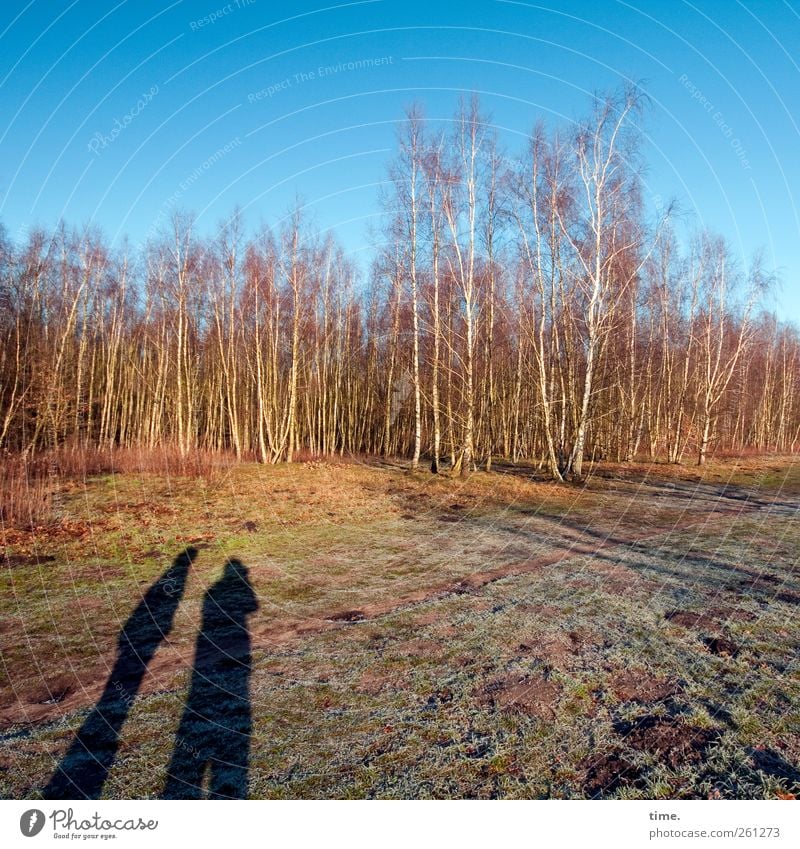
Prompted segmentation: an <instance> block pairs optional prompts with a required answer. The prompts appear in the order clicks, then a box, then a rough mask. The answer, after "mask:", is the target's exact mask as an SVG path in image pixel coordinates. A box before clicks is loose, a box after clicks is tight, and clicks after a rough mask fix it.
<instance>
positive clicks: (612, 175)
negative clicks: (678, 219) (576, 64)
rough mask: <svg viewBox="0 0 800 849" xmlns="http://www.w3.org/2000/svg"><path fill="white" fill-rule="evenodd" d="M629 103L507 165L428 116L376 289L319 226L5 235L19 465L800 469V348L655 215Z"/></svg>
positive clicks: (496, 146) (755, 297) (178, 220)
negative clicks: (761, 460) (125, 462)
mask: <svg viewBox="0 0 800 849" xmlns="http://www.w3.org/2000/svg"><path fill="white" fill-rule="evenodd" d="M640 111H641V110H640V103H639V101H638V98H637V95H636V93H635V91H626V92H623V93H621V94H617V95H614V96H610V97H607V98H605V99H598V101H597V102H596V103H595V104H594V106H593V108H592V110H591V114H590V115H589V117H588V118H587V119H586V120H585V121H583V122H582V123H580V124H579V125H575V126H569V127H561V128H559V129H557V130H554V129H549V128H547V127H546V126H544V125H540V126H537V127H536V128H535V129H534V130H533V132H532V133H531V135H530V138H529V139H528V141H527V143H526V145H525V146H524V149H523V150H522V152H521V153H515V154H514V155H513V156H511V155H508V154H507V153H504V152H503V151H501V148H500V143H499V140H498V138H497V137H496V134H495V132H494V130H493V127H492V124H491V122H490V121H489V120H488V118H487V117H486V116H485V115H483V114H482V112H481V109H480V105H479V103H478V102H477V100H476V99H472V100H467V101H464V102H462V103H461V104H460V105H459V106H458V108H457V111H456V113H455V115H454V116H453V119H452V120H451V121H448V122H437V123H435V124H434V123H431V122H428V121H426V119H425V117H424V114H423V111H422V109H421V108H420V107H419V106H413V107H411V108H409V109H408V111H407V113H406V115H405V117H404V120H403V121H402V123H401V125H400V128H399V130H398V134H397V145H396V152H395V155H394V158H393V160H392V162H391V163H389V165H388V168H387V179H386V183H385V189H384V191H383V192H382V193H381V197H380V204H381V208H382V212H383V222H384V223H383V226H382V229H381V231H380V233H379V234H378V235H377V237H376V238H375V249H374V255H373V258H372V261H371V264H370V266H369V268H368V269H367V270H360V269H359V268H357V267H356V266H355V265H354V263H353V262H352V261H351V259H350V258H349V257H348V256H347V255H346V253H345V252H344V251H343V249H342V247H341V246H340V245H339V244H337V241H336V239H335V238H334V237H333V236H325V237H323V236H322V235H320V234H319V232H318V231H317V230H316V228H315V227H314V226H313V223H312V222H311V221H310V220H309V217H308V216H307V215H306V214H305V212H304V210H303V208H302V207H301V206H300V205H298V207H297V209H295V210H293V211H292V212H291V213H290V214H289V215H287V216H286V217H285V218H283V219H282V220H281V221H279V222H277V223H276V224H275V226H274V227H271V228H267V227H264V228H262V229H260V230H257V231H253V230H248V229H247V226H246V223H245V221H244V220H243V216H242V215H241V214H240V213H239V212H238V211H237V212H235V213H234V214H233V215H231V216H230V218H228V219H227V220H226V221H224V222H222V223H221V224H220V225H219V227H218V229H217V231H216V232H215V233H214V234H213V235H212V236H208V235H205V234H201V233H200V232H198V230H197V227H196V223H195V221H194V219H193V217H192V216H191V215H190V214H188V213H185V212H181V213H175V214H174V215H173V216H172V219H171V222H170V225H169V227H168V228H166V229H165V230H164V232H162V233H161V235H160V236H159V237H158V238H156V239H153V240H151V241H150V242H148V243H147V244H145V245H142V246H141V247H139V248H136V249H130V248H120V249H113V250H112V249H111V248H110V247H109V245H108V243H107V241H106V240H105V239H104V237H103V235H102V234H101V233H100V232H97V231H96V230H93V229H91V228H84V229H82V230H75V229H70V228H69V227H67V226H66V225H61V226H58V227H57V228H56V229H55V230H54V231H52V232H45V231H44V230H42V229H37V230H34V231H31V232H30V233H29V234H28V235H27V236H26V237H25V238H24V239H23V240H20V243H19V244H15V243H12V241H11V240H9V239H8V237H7V236H5V235H2V234H0V451H2V452H5V453H6V454H7V455H9V456H10V455H15V456H16V455H20V454H21V455H23V456H31V455H35V454H38V453H40V452H45V451H48V450H51V449H55V448H59V447H62V446H71V445H77V446H83V447H85V448H88V449H91V448H104V449H108V448H112V449H113V448H114V447H132V446H136V447H139V448H142V449H147V448H153V449H155V448H157V447H162V446H167V445H168V446H171V447H173V448H175V449H177V450H179V451H180V452H181V453H186V452H189V451H192V450H194V449H198V448H200V449H205V450H211V451H225V452H230V453H232V454H235V455H236V457H238V458H243V459H255V460H258V461H260V462H264V463H276V462H283V461H286V462H292V460H293V459H297V458H298V457H307V456H312V455H334V454H336V455H339V454H368V455H384V456H392V457H401V458H407V460H408V461H409V462H410V464H411V465H412V466H413V467H416V466H418V465H421V464H424V466H425V467H426V468H427V467H430V468H431V470H432V471H434V472H436V471H439V470H440V469H441V468H444V467H448V468H452V469H453V470H455V471H459V470H460V471H461V473H467V472H469V471H470V470H472V469H475V468H486V469H490V468H491V466H492V463H493V462H496V461H499V460H502V461H504V462H512V463H518V462H521V461H533V462H534V463H536V464H538V465H539V466H540V467H541V468H542V469H544V470H546V471H547V473H549V475H551V476H552V477H553V478H554V479H556V480H563V479H567V478H580V477H582V476H583V475H585V474H586V467H587V464H588V463H590V462H592V461H593V460H599V459H607V460H614V461H618V462H626V461H632V460H633V459H634V458H636V457H649V458H660V459H663V460H665V461H668V462H673V463H676V462H681V461H687V460H691V461H692V462H699V463H703V462H705V460H706V458H707V457H708V456H711V455H712V454H713V453H714V452H719V451H735V452H739V451H760V452H791V451H795V450H797V448H798V445H800V336H799V335H798V329H797V327H796V326H794V325H792V324H789V323H785V322H783V321H781V320H779V318H777V317H776V316H775V315H774V314H771V313H769V312H767V311H765V309H764V307H763V300H764V299H763V296H764V292H765V290H766V288H767V284H768V275H767V274H766V273H765V271H764V269H763V267H762V265H761V263H760V262H759V261H758V259H756V260H754V261H752V262H750V263H749V264H748V265H746V266H745V265H744V264H743V263H742V262H741V260H739V259H738V258H737V256H736V255H735V254H734V252H733V250H732V249H731V248H730V246H729V245H727V244H726V242H725V241H724V239H723V238H721V237H719V236H717V235H715V234H711V233H708V232H697V233H695V234H693V235H691V234H689V235H687V234H685V233H684V232H681V235H680V236H678V235H677V226H676V223H675V222H673V220H672V219H673V216H672V215H671V211H670V210H666V211H663V210H662V211H661V212H660V213H659V214H658V215H654V214H652V213H651V212H649V211H648V209H647V208H646V207H647V205H646V204H645V202H644V201H643V194H644V193H643V187H642V176H641V175H642V169H643V163H642V161H641V147H642V145H641V142H640V139H639V131H638V129H637V127H638V124H639V122H640Z"/></svg>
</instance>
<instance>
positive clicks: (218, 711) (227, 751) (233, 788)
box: [163, 560, 258, 799]
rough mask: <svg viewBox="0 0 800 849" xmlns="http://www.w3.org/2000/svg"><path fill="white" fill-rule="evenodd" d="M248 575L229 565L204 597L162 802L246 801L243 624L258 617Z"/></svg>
mask: <svg viewBox="0 0 800 849" xmlns="http://www.w3.org/2000/svg"><path fill="white" fill-rule="evenodd" d="M247 575H248V572H247V567H246V566H244V564H242V563H241V562H240V561H239V560H229V561H228V563H227V564H226V565H225V572H224V574H223V576H222V577H221V578H220V579H219V581H217V582H216V583H215V584H214V585H213V586H212V587H210V588H209V589H208V590H207V591H206V594H205V598H204V600H203V621H202V626H201V629H200V633H199V634H198V637H197V646H196V649H195V657H194V668H193V670H192V680H191V684H190V686H189V697H188V699H187V701H186V707H185V708H184V711H183V716H182V717H181V721H180V725H179V726H178V731H177V734H176V736H175V749H174V751H173V754H172V760H171V762H170V765H169V769H168V771H167V780H166V784H165V787H164V793H163V798H165V799H200V798H213V799H244V798H246V797H247V781H248V769H249V760H250V733H251V727H252V719H251V711H250V665H251V660H250V633H249V631H248V628H247V617H248V616H249V615H250V614H251V613H253V612H254V611H256V610H257V609H258V603H257V601H256V596H255V593H254V592H253V588H252V586H251V585H250V581H249V579H248V576H247ZM206 774H208V791H207V793H205V792H204V779H205V778H206Z"/></svg>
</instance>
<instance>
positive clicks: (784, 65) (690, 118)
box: [0, 0, 800, 322]
mask: <svg viewBox="0 0 800 849" xmlns="http://www.w3.org/2000/svg"><path fill="white" fill-rule="evenodd" d="M367 60H376V61H374V62H372V63H370V62H368V61H367ZM348 63H356V64H358V63H361V66H360V67H348ZM799 63H800V2H798V0H786V2H783V0H766V2H764V0H761V2H756V0H745V2H737V0H695V2H683V0H659V2H656V0H630V2H627V0H626V1H625V2H623V0H605V2H604V0H598V2H583V1H581V2H579V0H562V2H558V3H556V2H544V3H542V4H540V5H539V4H534V3H530V2H501V1H500V0H482V2H477V1H476V0H463V2H461V3H444V2H435V0H428V2H418V1H417V0H368V1H367V2H351V3H337V2H336V0H316V2H295V1H294V0H293V1H292V2H288V3H287V2H282V3H271V2H267V0H250V2H248V0H238V2H237V0H230V2H224V1H223V0H202V2H200V0H183V2H180V0H179V2H173V3H172V4H170V2H169V0H136V2H134V0H127V2H125V1H124V0H123V2H115V0H108V2H99V0H74V2H72V0H31V2H28V3H26V2H24V0H5V2H4V3H3V16H2V20H0V109H1V110H2V111H1V112H0V114H2V116H3V119H2V122H0V221H2V222H3V223H4V224H5V226H6V228H7V229H8V231H9V233H10V234H11V236H12V237H16V238H19V237H20V236H21V235H23V234H24V232H25V229H26V228H27V227H29V226H30V225H31V224H36V223H41V224H45V225H48V226H52V225H53V224H54V223H55V222H56V221H57V220H58V219H59V218H60V217H63V218H65V219H66V220H67V221H68V222H70V223H74V224H79V225H80V224H85V223H88V222H94V223H96V224H98V225H100V226H101V227H102V228H103V229H104V230H105V231H106V232H107V233H108V234H109V236H110V237H111V238H113V239H114V240H115V241H119V240H120V239H121V236H122V234H128V235H129V236H130V237H131V240H132V241H133V242H134V243H136V242H138V241H139V240H141V239H143V238H145V237H146V236H147V235H148V234H149V233H150V232H152V228H153V227H154V226H158V225H159V224H160V223H161V222H163V220H164V216H165V213H166V212H167V211H168V210H169V209H170V208H171V206H175V205H177V206H180V207H184V208H189V209H193V210H195V211H196V212H197V213H199V216H200V226H201V228H211V227H212V226H213V225H214V224H215V223H216V222H217V221H218V220H219V219H221V218H222V217H224V216H225V215H226V214H228V213H229V212H230V211H231V209H232V208H233V207H234V205H236V204H239V205H240V206H241V207H243V208H244V210H245V212H246V217H247V219H248V222H249V223H251V224H254V225H255V224H257V223H258V222H259V221H260V220H262V219H263V220H265V221H268V222H273V221H275V220H276V219H277V218H278V217H280V216H281V215H283V214H285V212H286V210H287V209H288V208H289V206H290V205H291V204H292V202H293V200H294V198H295V196H296V194H298V193H299V194H300V195H301V196H302V197H303V199H304V200H305V201H306V202H307V203H308V204H309V205H310V207H311V208H312V209H313V210H314V217H315V220H316V222H317V224H318V225H319V226H320V227H321V228H323V229H324V228H328V227H331V228H334V229H335V230H336V232H337V233H338V234H339V236H340V238H341V239H342V241H343V242H344V244H345V245H346V247H347V248H348V249H349V250H351V251H353V252H360V251H363V252H364V253H366V252H368V251H369V250H370V245H371V243H372V241H371V240H372V237H370V236H369V224H370V222H373V223H374V222H375V221H376V215H377V212H378V205H377V186H378V184H379V183H380V182H381V181H382V180H383V179H384V177H385V173H386V161H387V158H388V156H389V155H390V151H391V150H392V149H393V147H394V132H395V124H396V122H397V121H398V119H399V118H400V117H401V116H402V110H403V107H404V106H405V105H406V104H408V103H410V102H411V101H412V100H421V101H423V102H424V103H425V105H426V110H427V113H428V115H429V116H430V117H431V118H434V119H446V118H448V117H449V116H450V115H451V114H452V113H453V111H454V108H455V105H456V102H457V99H458V96H459V94H460V93H468V92H471V91H477V92H479V93H480V95H481V98H482V102H483V105H484V107H485V109H486V110H487V111H489V112H490V113H491V114H492V116H493V119H494V122H495V123H496V125H497V126H498V127H499V128H501V136H502V138H503V141H504V144H505V146H506V149H507V150H508V151H509V152H514V151H515V150H516V149H518V148H519V146H520V145H521V144H522V142H523V139H524V136H525V134H526V133H527V132H528V131H529V130H530V128H531V127H532V125H533V124H534V122H535V121H536V119H537V118H539V117H544V118H545V119H546V120H548V121H550V122H568V121H571V120H573V119H575V118H576V117H579V116H581V114H582V113H585V112H586V111H587V108H588V104H589V97H590V95H591V93H592V92H593V91H595V90H607V89H611V88H615V87H618V86H620V85H621V84H622V83H623V82H624V81H625V80H626V79H633V80H637V81H641V82H642V84H643V88H644V89H645V90H646V91H647V93H648V94H649V96H650V98H651V102H652V105H651V108H650V109H649V111H648V113H647V115H646V118H645V123H644V130H645V134H646V148H647V149H646V158H647V160H648V162H649V169H648V172H647V178H646V179H647V186H646V189H647V193H648V196H649V198H650V201H651V203H657V202H658V199H659V198H661V199H664V200H666V199H669V198H672V197H675V198H677V199H678V201H679V202H680V204H681V206H682V208H683V209H684V211H686V212H687V213H689V214H691V215H693V216H694V218H695V220H696V222H697V224H698V225H699V226H707V227H710V228H712V229H714V230H717V231H719V232H721V233H723V234H725V235H727V237H728V238H729V240H730V242H731V244H732V245H733V247H734V249H735V250H736V251H737V252H739V253H740V255H741V256H742V258H743V259H745V260H746V259H747V258H748V257H749V256H750V255H751V254H752V252H753V251H754V250H755V249H756V248H758V247H763V249H764V252H765V257H766V260H767V263H768V265H770V266H771V267H772V268H775V269H777V271H778V272H779V274H780V277H781V279H782V281H783V282H782V289H781V291H780V293H779V295H778V296H777V300H776V303H775V307H776V309H777V310H778V312H779V314H781V315H782V316H784V317H786V318H790V319H793V320H795V321H799V322H800V197H798V188H800V155H799V152H800V64H799ZM321 67H323V68H324V67H328V68H330V69H331V70H330V71H329V72H327V73H320V70H319V69H320V68H321ZM117 122H119V123H117ZM120 127H122V129H120ZM226 145H227V146H228V149H227V151H226Z"/></svg>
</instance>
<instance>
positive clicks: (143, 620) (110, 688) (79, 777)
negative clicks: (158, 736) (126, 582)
mask: <svg viewBox="0 0 800 849" xmlns="http://www.w3.org/2000/svg"><path fill="white" fill-rule="evenodd" d="M196 557H197V549H195V548H187V549H185V550H184V551H182V552H181V553H180V554H179V555H178V556H177V557H176V558H175V560H174V561H173V563H172V565H171V566H170V567H169V569H167V570H166V572H164V574H163V575H162V576H161V577H160V578H159V579H158V580H157V581H156V582H155V583H154V584H153V585H152V586H151V587H150V588H149V589H148V590H147V592H146V593H145V594H144V597H143V598H142V600H141V601H140V602H139V604H138V605H137V606H136V609H135V610H134V611H133V613H132V614H131V615H130V616H129V617H128V620H127V622H126V623H125V625H124V626H123V628H122V631H121V632H120V635H119V640H118V644H117V660H116V662H115V663H114V668H113V669H112V670H111V674H110V675H109V676H108V681H106V686H105V689H104V690H103V694H102V696H101V697H100V699H99V701H98V702H97V704H96V705H95V707H94V708H93V709H92V711H91V713H90V714H89V716H87V717H86V719H85V721H84V723H83V725H82V726H81V727H80V730H79V731H78V733H77V735H76V736H75V739H74V741H73V742H72V745H71V746H70V748H69V750H68V751H67V753H66V755H64V757H63V758H62V760H61V762H60V763H59V765H58V767H57V768H56V770H55V772H54V773H53V775H52V776H51V778H50V781H49V782H48V784H47V786H46V787H45V788H44V790H43V791H42V793H43V796H44V798H45V799H81V798H85V799H96V798H98V797H99V796H100V792H101V790H102V789H103V784H104V782H105V780H106V778H107V777H108V772H109V770H110V769H111V767H112V765H113V763H114V759H115V757H116V754H117V749H118V747H119V737H120V731H121V730H122V726H123V724H124V722H125V720H126V719H127V717H128V712H129V711H130V708H131V705H132V704H133V701H134V699H135V698H136V694H137V693H138V692H139V688H140V687H141V684H142V680H143V678H144V675H145V672H146V671H147V666H148V664H149V663H150V661H151V660H152V658H153V655H154V654H155V653H156V649H157V648H158V647H159V645H160V644H161V642H162V641H163V640H164V639H166V637H167V635H168V634H169V632H170V631H171V630H172V623H173V620H174V618H175V611H176V610H177V609H178V605H179V604H180V601H181V598H182V596H183V592H184V589H185V587H186V578H187V576H188V574H189V567H190V566H191V564H192V562H193V561H194V559H195V558H196Z"/></svg>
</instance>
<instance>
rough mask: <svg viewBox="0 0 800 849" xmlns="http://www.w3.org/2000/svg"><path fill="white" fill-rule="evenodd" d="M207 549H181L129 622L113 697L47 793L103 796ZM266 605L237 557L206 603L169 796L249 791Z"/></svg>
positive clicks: (82, 732)
mask: <svg viewBox="0 0 800 849" xmlns="http://www.w3.org/2000/svg"><path fill="white" fill-rule="evenodd" d="M197 553H198V552H197V550H196V549H194V548H187V549H186V550H185V551H183V552H181V553H180V554H179V555H178V556H177V557H176V558H175V560H174V562H173V563H172V565H171V566H170V568H169V569H167V571H166V572H164V574H163V575H161V577H160V578H159V579H158V580H157V581H156V582H155V583H154V584H152V586H150V588H149V589H148V590H147V592H146V593H145V595H144V596H143V598H142V600H141V602H140V603H139V604H138V605H137V607H136V609H135V610H134V611H133V613H132V614H131V615H130V617H129V618H128V620H127V621H126V623H125V625H124V627H123V628H122V631H121V632H120V635H119V640H118V647H117V658H116V662H115V663H114V667H113V669H112V671H111V674H110V675H109V677H108V680H107V682H106V686H105V688H104V690H103V693H102V695H101V697H100V699H99V700H98V702H97V704H96V705H95V707H94V708H93V709H92V711H91V712H90V713H89V715H88V716H87V718H86V719H85V721H84V722H83V724H82V725H81V727H80V729H79V731H78V733H77V734H76V736H75V739H74V740H73V742H72V744H71V746H70V748H69V749H68V751H67V753H66V754H65V755H64V757H63V758H62V760H61V762H60V763H59V765H58V767H57V768H56V770H55V772H54V773H53V775H52V777H51V778H50V781H49V782H48V784H47V786H46V787H45V788H44V790H43V797H44V798H45V799H82V798H86V799H95V798H98V797H99V796H100V793H101V791H102V788H103V785H104V783H105V781H106V779H107V777H108V773H109V770H110V769H111V767H112V765H113V763H114V760H115V758H116V755H117V750H118V748H119V741H120V733H121V730H122V726H123V724H124V723H125V720H126V719H127V717H128V713H129V711H130V709H131V706H132V704H133V702H134V700H135V698H136V695H137V693H138V692H139V689H140V687H141V685H142V681H143V679H144V676H145V673H146V672H147V667H148V664H149V663H150V661H151V660H152V658H153V655H154V654H155V652H156V649H157V648H158V647H159V646H160V644H161V643H162V642H163V641H164V640H165V639H166V638H167V636H168V635H169V633H170V631H171V630H172V626H173V622H174V619H175V613H176V611H177V609H178V605H179V604H180V601H181V598H182V597H183V594H184V590H185V587H186V579H187V577H188V574H189V567H190V566H191V564H192V563H193V562H194V560H195V558H196V557H197ZM257 609H258V603H257V601H256V596H255V593H254V592H253V588H252V586H251V584H250V581H249V578H248V570H247V567H246V566H244V564H242V563H241V562H240V561H239V560H233V559H232V560H229V561H228V562H227V563H226V565H225V570H224V573H223V575H222V577H221V578H220V579H219V580H218V581H217V582H216V583H214V584H213V585H212V586H211V587H210V588H209V589H208V590H207V591H206V593H205V596H204V599H203V614H202V622H201V626H200V632H199V634H198V636H197V643H196V646H195V655H194V662H193V667H192V678H191V683H190V686H189V695H188V698H187V701H186V705H185V707H184V711H183V715H182V717H181V721H180V724H179V726H178V731H177V734H176V736H175V745H174V748H173V754H172V759H171V761H170V765H169V768H168V770H167V780H166V784H165V787H164V792H163V794H162V795H163V797H164V798H168V799H199V798H203V797H205V796H208V797H209V798H226V799H230V798H234V799H239V798H246V796H247V789H248V770H249V758H250V736H251V728H252V715H251V708H250V695H249V683H250V668H251V657H250V633H249V631H248V628H247V617H248V616H249V615H250V614H251V613H253V612H254V611H255V610H257ZM206 775H207V776H208V782H207V783H208V790H207V792H206V791H205V790H204V784H205V778H206Z"/></svg>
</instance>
